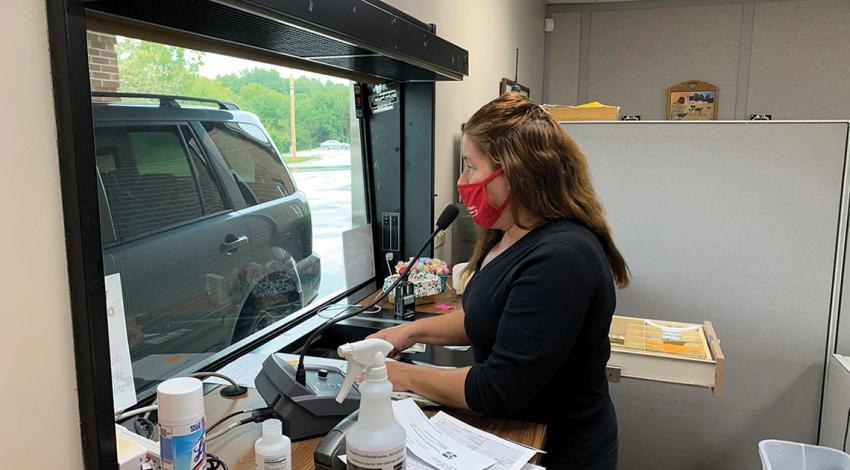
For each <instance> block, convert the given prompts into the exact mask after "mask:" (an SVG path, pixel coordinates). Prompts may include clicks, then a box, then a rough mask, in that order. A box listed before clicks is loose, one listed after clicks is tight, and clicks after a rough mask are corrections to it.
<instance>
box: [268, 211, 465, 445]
mask: <svg viewBox="0 0 850 470" xmlns="http://www.w3.org/2000/svg"><path fill="white" fill-rule="evenodd" d="M457 214H458V208H457V207H456V206H454V205H448V206H446V208H445V209H443V212H442V213H441V214H440V217H438V218H437V223H436V229H435V230H434V232H432V233H431V236H430V237H428V239H427V240H426V241H425V243H423V244H422V247H421V248H420V249H419V251H418V252H417V253H416V256H414V257H413V258H412V259H411V260H410V262H409V263H408V265H407V268H406V269H405V271H404V273H403V274H402V275H401V276H399V277H398V279H396V281H395V282H394V283H393V284H392V285H390V286H389V288H388V289H387V290H385V291H384V292H383V293H382V294H381V295H379V296H378V297H377V298H376V299H375V300H373V301H372V302H370V303H369V304H368V305H366V306H364V307H360V308H357V309H356V310H353V311H352V312H350V313H347V314H345V315H341V316H338V317H334V318H332V319H330V320H328V321H326V322H325V323H323V324H322V325H321V326H319V327H318V328H316V329H315V330H313V332H312V333H311V334H310V336H308V337H307V340H306V341H305V342H304V345H303V346H302V347H301V356H300V358H299V361H298V367H297V368H294V367H293V366H292V364H290V363H289V362H287V361H286V360H285V359H284V358H283V357H281V356H279V355H277V354H272V355H271V356H269V357H268V358H267V359H266V360H265V361H264V362H263V368H262V369H261V370H260V373H259V374H258V375H257V378H256V380H255V381H254V382H255V385H256V387H257V392H259V393H260V396H262V397H263V400H265V401H266V403H267V404H268V405H269V407H271V408H273V409H274V411H275V413H276V414H277V415H278V417H280V420H281V421H282V422H283V429H284V433H286V435H287V436H289V438H290V439H293V440H296V439H303V438H307V437H312V436H320V435H323V434H326V433H327V432H328V431H330V430H331V429H332V428H333V427H334V425H336V424H337V423H338V422H339V420H340V419H342V418H343V417H345V416H348V415H349V414H351V413H352V412H353V411H354V410H356V409H357V408H358V404H359V401H360V394H359V392H358V391H354V392H352V393H350V394H349V395H348V397H346V399H345V400H344V401H343V402H342V403H337V401H336V396H337V393H339V387H340V386H341V385H342V381H343V380H344V378H345V374H344V373H343V372H342V371H341V370H339V369H336V368H332V367H322V368H319V367H310V368H307V367H305V366H304V356H305V355H306V353H307V351H308V350H309V349H310V345H312V344H313V341H315V340H316V338H318V337H319V335H321V334H322V332H324V331H325V330H326V329H327V328H328V327H330V326H331V325H333V324H334V323H337V322H339V321H342V320H345V319H348V318H351V317H353V316H355V315H358V314H360V313H363V312H364V311H366V310H369V309H371V308H372V307H374V306H375V305H377V304H378V303H380V302H381V301H382V300H384V299H385V298H386V297H387V295H389V293H390V292H392V291H393V289H395V287H396V286H397V285H399V284H400V283H401V282H404V281H405V279H407V276H408V274H409V273H410V268H411V267H412V266H413V264H414V263H416V260H418V259H419V256H420V255H422V252H424V251H425V248H427V247H428V245H429V244H430V243H431V242H432V241H433V240H434V237H436V236H437V234H438V233H440V232H441V231H443V230H445V229H446V228H448V226H449V225H451V223H452V222H454V220H455V218H456V217H457ZM320 369H321V370H320ZM334 390H335V391H334Z"/></svg>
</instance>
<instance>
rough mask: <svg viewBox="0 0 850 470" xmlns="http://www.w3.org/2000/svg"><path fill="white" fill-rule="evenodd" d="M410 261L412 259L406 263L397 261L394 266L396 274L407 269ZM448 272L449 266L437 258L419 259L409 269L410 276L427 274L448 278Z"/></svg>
mask: <svg viewBox="0 0 850 470" xmlns="http://www.w3.org/2000/svg"><path fill="white" fill-rule="evenodd" d="M412 259H413V258H410V259H408V260H407V262H403V261H399V262H398V263H397V264H396V265H395V272H396V274H402V273H404V271H405V269H406V268H407V264H408V263H410V261H411V260H412ZM450 272H451V271H449V266H448V265H447V264H446V262H445V261H443V260H441V259H439V258H419V260H418V261H417V262H416V264H414V265H413V266H411V268H410V274H416V273H428V274H433V275H435V276H448V275H449V273H450Z"/></svg>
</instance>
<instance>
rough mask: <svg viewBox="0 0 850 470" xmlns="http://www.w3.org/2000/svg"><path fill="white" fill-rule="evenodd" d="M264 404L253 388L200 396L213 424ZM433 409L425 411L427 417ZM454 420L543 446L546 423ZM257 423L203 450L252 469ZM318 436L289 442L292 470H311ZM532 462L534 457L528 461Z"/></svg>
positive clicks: (237, 469)
mask: <svg viewBox="0 0 850 470" xmlns="http://www.w3.org/2000/svg"><path fill="white" fill-rule="evenodd" d="M263 406H265V402H263V399H262V397H260V394H259V393H258V392H257V390H256V389H253V388H252V389H249V390H248V394H247V395H245V396H243V397H241V398H238V399H227V398H222V397H221V396H220V395H219V393H218V388H216V389H214V390H213V391H211V392H210V393H208V394H207V395H206V396H205V397H204V410H205V411H206V418H207V423H210V424H211V423H214V422H216V421H218V420H219V419H221V418H222V417H223V416H226V415H227V414H228V413H232V412H234V411H239V410H246V409H253V408H259V407H263ZM434 413H435V411H429V410H426V413H425V414H427V415H428V416H431V415H433V414H434ZM449 413H450V414H452V415H453V416H455V417H456V418H458V419H461V420H463V421H465V422H466V423H469V424H471V425H473V426H475V427H477V428H479V429H483V430H485V431H487V432H490V433H493V434H495V435H497V436H501V437H504V438H505V439H510V440H512V441H515V442H518V443H520V444H525V445H527V446H532V447H536V448H538V449H540V448H542V447H543V440H544V437H545V435H546V426H545V425H542V424H531V423H523V422H518V421H508V420H502V419H490V418H484V417H481V416H478V415H475V414H473V413H469V412H460V411H449ZM245 416H247V415H243V416H241V417H234V418H232V419H231V420H230V421H228V422H227V423H226V424H223V425H221V426H220V427H219V428H216V430H219V429H224V426H226V425H227V424H230V422H233V421H235V420H238V419H240V418H242V417H245ZM260 434H261V430H260V424H253V423H252V424H246V425H244V426H240V427H238V428H235V429H233V430H232V431H230V432H228V433H227V434H225V435H224V436H222V437H220V438H218V439H216V440H214V441H212V442H209V443H207V452H208V453H212V454H215V455H217V456H218V457H219V458H220V459H222V460H224V462H225V463H226V464H227V465H228V467H229V468H230V469H231V470H253V468H254V442H255V441H256V440H257V439H259V438H260ZM320 441H321V438H319V437H317V438H313V439H305V440H301V441H297V442H293V443H292V470H312V469H313V468H315V466H314V464H313V451H314V450H315V449H316V446H318V445H319V442H320ZM532 462H535V460H532Z"/></svg>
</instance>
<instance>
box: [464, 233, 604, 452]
mask: <svg viewBox="0 0 850 470" xmlns="http://www.w3.org/2000/svg"><path fill="white" fill-rule="evenodd" d="M615 303H616V300H615V290H614V283H613V276H612V273H611V269H610V267H609V264H608V260H607V258H606V255H605V252H604V250H603V248H602V246H601V244H600V243H599V241H598V239H597V238H596V236H595V235H594V234H593V233H592V232H591V231H590V230H588V229H587V228H585V227H584V226H582V225H580V224H577V223H575V222H572V221H569V220H559V221H554V222H550V223H548V224H546V225H543V226H541V227H539V228H537V229H535V230H532V231H531V232H529V233H528V234H526V235H525V236H524V237H523V238H521V239H520V240H519V241H517V242H516V243H514V244H513V245H512V246H510V247H508V249H506V250H505V251H504V252H502V253H501V254H499V255H498V256H496V257H495V258H494V259H492V260H491V261H490V262H489V263H488V264H487V265H485V266H484V267H483V268H481V269H478V270H477V272H476V273H475V275H474V276H473V277H472V279H471V280H470V282H469V285H468V286H467V287H466V290H465V292H464V294H463V308H464V312H465V318H464V327H465V329H466V334H467V336H468V337H469V340H470V342H471V344H472V350H473V352H474V355H475V362H476V363H475V365H473V366H472V368H471V369H470V371H469V374H468V375H467V376H466V384H465V390H464V393H465V396H466V401H467V404H468V405H469V407H470V408H471V409H472V410H473V411H477V412H480V413H482V414H485V415H488V416H493V417H500V418H510V419H518V420H523V421H532V422H539V423H545V424H547V425H548V429H549V432H548V436H547V444H546V450H547V452H548V453H549V456H548V457H550V458H555V459H557V460H560V461H572V460H574V461H587V460H592V459H593V458H594V457H597V456H600V455H603V454H605V453H606V452H609V451H610V450H611V449H612V448H614V446H616V445H617V419H616V415H615V412H614V406H613V404H612V402H611V398H610V396H609V395H608V380H607V376H606V373H605V366H606V363H607V362H608V358H609V356H610V354H611V346H610V342H609V339H608V331H609V328H610V326H611V316H612V315H613V313H614V307H615Z"/></svg>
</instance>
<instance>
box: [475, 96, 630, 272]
mask: <svg viewBox="0 0 850 470" xmlns="http://www.w3.org/2000/svg"><path fill="white" fill-rule="evenodd" d="M464 134H465V135H466V137H467V139H469V140H471V141H472V143H474V144H475V146H476V147H478V150H480V151H481V152H482V153H483V154H484V155H486V156H488V157H489V158H490V160H491V163H492V164H493V166H494V167H495V168H499V167H502V168H503V169H504V175H505V177H506V178H507V179H508V184H509V185H510V191H511V207H512V212H513V216H514V220H516V221H518V220H519V210H520V208H523V209H525V210H526V211H528V212H529V213H530V214H532V215H534V216H537V217H538V218H540V219H542V220H543V221H544V223H545V222H548V221H552V220H558V219H564V218H566V219H570V220H573V221H575V222H578V223H580V224H582V225H584V226H585V227H587V228H588V229H590V230H591V231H592V232H593V233H594V234H596V237H597V238H598V239H599V241H600V242H601V243H602V247H603V248H604V250H605V254H606V256H607V257H608V264H609V265H610V266H611V271H612V273H613V274H614V281H615V282H616V284H617V286H618V287H620V288H624V287H626V286H628V285H629V276H630V273H629V267H628V266H627V265H626V261H625V260H624V259H623V255H621V254H620V251H619V250H618V249H617V246H616V245H615V244H614V239H613V238H612V237H611V229H610V228H609V227H608V223H607V222H606V221H605V209H604V208H603V207H602V203H601V202H599V198H598V197H597V196H596V192H595V191H594V190H593V184H592V183H591V180H590V171H589V169H588V164H587V157H585V155H584V153H583V152H582V151H581V149H579V147H578V145H577V144H576V142H575V140H573V138H572V137H571V136H570V135H569V134H568V133H567V131H565V130H564V129H563V128H562V127H561V125H560V124H558V122H557V121H555V120H554V119H553V118H552V116H550V115H549V113H548V112H546V110H544V109H543V108H542V107H540V106H539V105H537V104H535V103H534V102H533V101H531V100H530V99H528V98H526V97H524V96H523V95H520V94H519V93H506V94H504V95H502V96H500V97H498V98H496V99H495V100H493V101H491V102H489V103H487V104H485V105H484V106H483V107H482V108H481V109H479V110H478V111H477V112H476V113H475V114H473V115H472V117H471V118H470V119H469V121H467V123H466V127H465V129H464ZM520 227H522V228H532V227H523V226H521V225H520ZM501 237H502V231H501V230H496V229H490V230H482V231H481V232H480V234H479V236H478V241H477V242H476V244H475V249H474V250H473V253H472V258H471V259H470V260H469V266H468V267H467V269H469V270H470V271H472V270H474V269H476V267H477V266H478V262H479V261H480V260H481V258H482V257H483V256H485V254H486V253H487V252H488V251H490V249H491V248H493V246H494V245H495V244H496V243H498V241H499V240H500V239H501Z"/></svg>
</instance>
